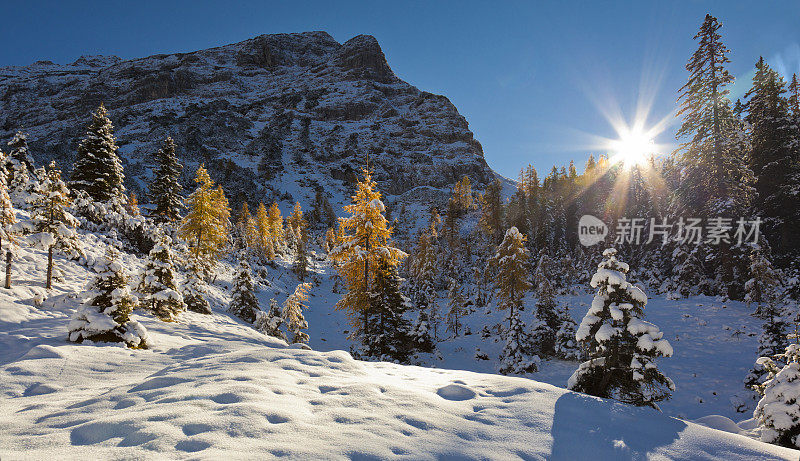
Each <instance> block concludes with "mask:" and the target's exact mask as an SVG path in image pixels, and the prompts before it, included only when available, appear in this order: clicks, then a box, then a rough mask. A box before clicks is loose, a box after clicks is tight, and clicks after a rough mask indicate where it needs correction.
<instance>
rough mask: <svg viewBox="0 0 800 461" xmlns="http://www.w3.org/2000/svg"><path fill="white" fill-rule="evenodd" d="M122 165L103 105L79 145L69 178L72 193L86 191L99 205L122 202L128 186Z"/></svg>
mask: <svg viewBox="0 0 800 461" xmlns="http://www.w3.org/2000/svg"><path fill="white" fill-rule="evenodd" d="M124 180H125V175H124V174H123V170H122V162H121V161H120V159H119V156H117V141H116V139H115V138H114V127H113V125H112V124H111V120H109V118H108V111H106V108H105V106H104V105H102V104H101V105H100V107H99V108H98V109H97V110H96V111H95V112H93V113H92V122H91V123H90V124H89V127H88V129H87V131H86V136H85V137H84V138H83V140H81V142H80V144H78V156H77V158H76V159H75V164H74V167H73V169H72V174H71V175H70V181H69V185H70V188H71V189H73V190H76V191H78V190H82V191H86V193H88V194H89V196H90V197H91V198H92V199H93V200H94V201H96V202H107V201H109V200H111V199H122V198H123V197H124V194H125V187H124V186H123V185H122V183H123V181H124Z"/></svg>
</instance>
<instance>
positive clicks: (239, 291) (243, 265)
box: [228, 255, 261, 323]
mask: <svg viewBox="0 0 800 461" xmlns="http://www.w3.org/2000/svg"><path fill="white" fill-rule="evenodd" d="M228 310H229V311H230V312H231V313H233V314H234V315H235V316H237V317H239V318H240V319H242V320H244V321H245V322H249V323H253V322H255V321H256V313H257V312H258V311H259V310H261V308H260V307H259V305H258V299H256V294H255V289H254V288H253V277H252V273H251V270H250V263H248V262H247V259H246V258H245V257H244V255H242V256H240V259H239V268H238V269H237V271H236V276H235V277H234V279H233V293H232V295H231V304H230V306H229V307H228Z"/></svg>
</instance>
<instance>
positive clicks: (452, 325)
mask: <svg viewBox="0 0 800 461" xmlns="http://www.w3.org/2000/svg"><path fill="white" fill-rule="evenodd" d="M447 298H448V302H447V329H446V330H445V331H447V332H450V333H453V336H455V337H458V335H459V334H460V333H459V331H460V330H461V324H462V319H463V318H464V316H465V315H467V314H468V313H469V312H468V310H467V303H468V300H467V299H466V298H465V297H464V293H463V289H462V287H461V284H460V283H458V280H456V279H454V278H451V279H450V283H449V285H448V288H447Z"/></svg>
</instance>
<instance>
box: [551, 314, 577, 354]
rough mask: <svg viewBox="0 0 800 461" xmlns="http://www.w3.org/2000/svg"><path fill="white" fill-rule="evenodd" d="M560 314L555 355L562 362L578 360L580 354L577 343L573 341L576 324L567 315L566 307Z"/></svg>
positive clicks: (569, 315) (570, 316)
mask: <svg viewBox="0 0 800 461" xmlns="http://www.w3.org/2000/svg"><path fill="white" fill-rule="evenodd" d="M560 314H561V315H560V316H559V317H560V325H559V327H558V331H557V332H556V341H555V354H556V356H557V357H559V358H561V359H564V360H578V359H580V358H581V356H582V354H581V350H580V347H579V346H578V342H577V341H576V340H575V327H576V326H577V324H576V323H575V320H574V319H573V318H572V315H571V314H570V313H569V308H568V307H567V306H563V309H561V311H560Z"/></svg>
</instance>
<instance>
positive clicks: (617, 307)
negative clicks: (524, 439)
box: [567, 248, 675, 408]
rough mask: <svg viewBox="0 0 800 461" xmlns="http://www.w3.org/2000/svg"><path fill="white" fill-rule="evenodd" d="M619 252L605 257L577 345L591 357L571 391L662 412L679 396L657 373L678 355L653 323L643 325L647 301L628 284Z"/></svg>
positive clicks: (570, 385)
mask: <svg viewBox="0 0 800 461" xmlns="http://www.w3.org/2000/svg"><path fill="white" fill-rule="evenodd" d="M616 254H617V251H616V250H615V249H613V248H609V249H607V250H605V251H604V252H603V257H604V260H603V262H601V263H600V264H599V265H598V266H597V273H596V274H595V275H594V276H593V277H592V282H591V285H592V287H593V288H597V294H596V295H595V297H594V299H593V300H592V305H591V307H590V308H589V311H588V312H587V313H586V316H585V317H584V318H583V320H582V321H581V324H580V327H579V328H578V332H577V334H576V339H577V340H578V341H579V342H580V343H581V344H582V345H583V347H584V348H585V349H586V350H587V351H588V354H589V360H588V361H586V362H583V363H582V364H581V365H580V366H579V367H578V369H577V370H576V371H575V373H573V374H572V376H571V377H570V379H569V382H568V384H567V387H568V389H571V390H574V391H578V392H583V393H586V394H589V395H594V396H597V397H603V398H613V399H616V400H619V401H621V402H624V403H628V404H632V405H636V406H650V407H653V408H658V405H657V403H658V402H659V401H661V400H665V399H668V398H669V397H670V391H674V390H675V385H674V384H673V383H672V380H670V379H669V378H667V377H666V376H664V375H663V374H662V373H661V372H660V371H659V370H658V368H657V367H656V364H655V358H656V357H669V356H671V355H672V346H670V344H669V342H668V341H667V340H666V339H662V337H663V335H664V334H663V333H662V332H661V331H659V329H658V327H657V326H655V325H653V324H652V323H649V322H645V321H643V320H641V317H643V315H644V310H643V309H644V306H645V304H647V296H645V294H644V292H642V290H640V289H639V288H637V287H635V286H633V285H631V284H630V283H629V282H627V280H626V275H625V274H627V273H628V265H627V264H625V263H623V262H621V261H618V260H617V258H616Z"/></svg>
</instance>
